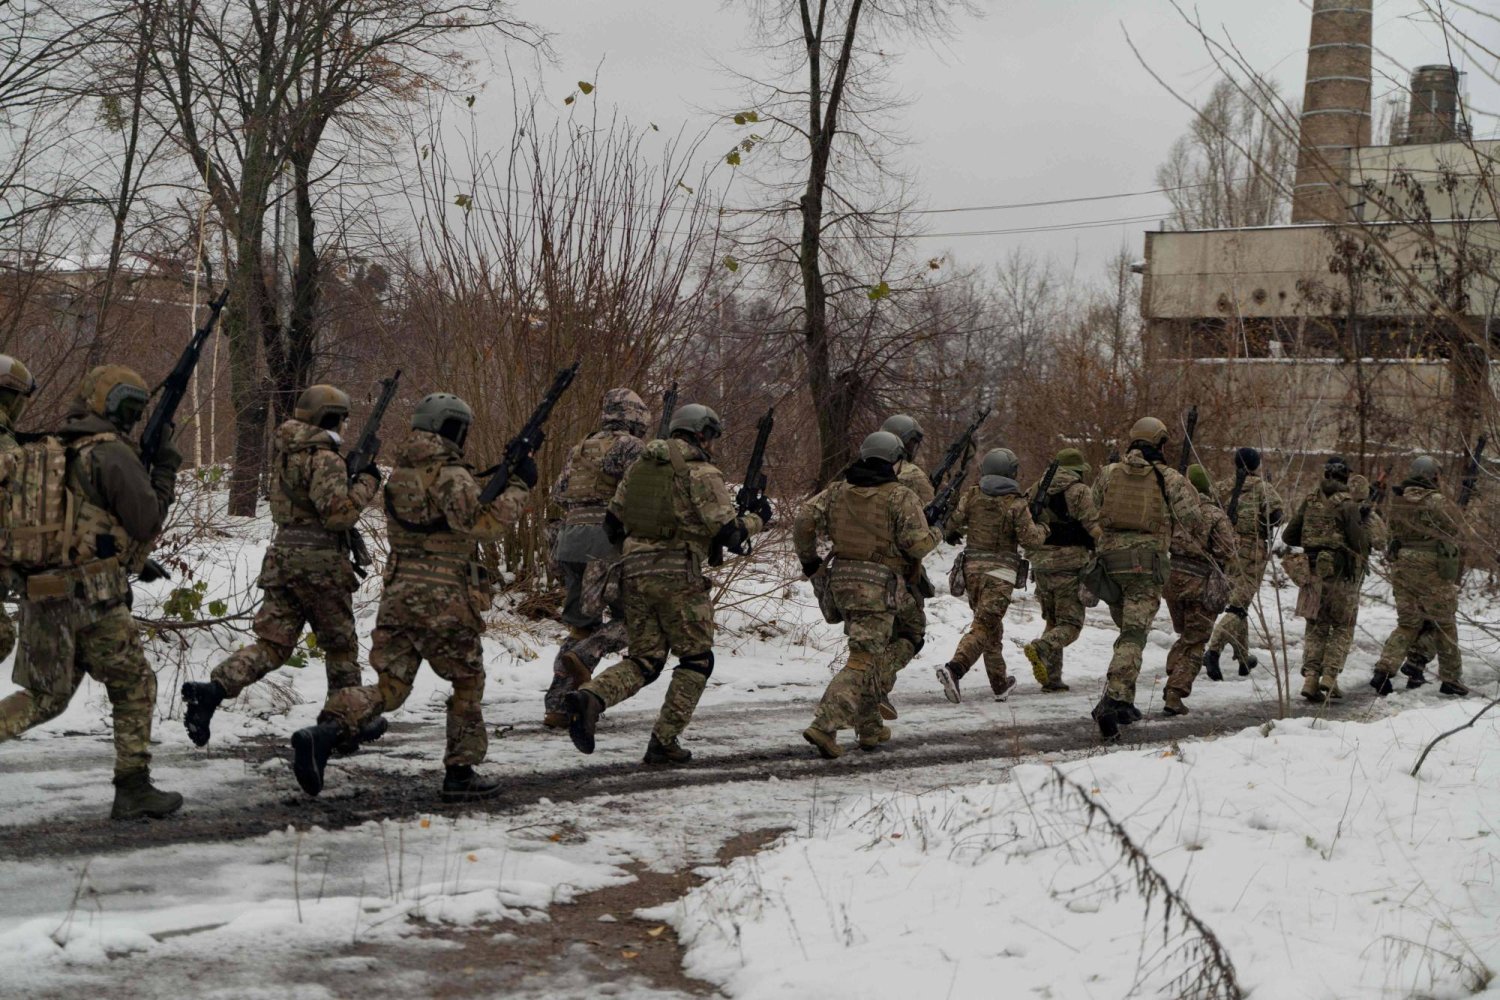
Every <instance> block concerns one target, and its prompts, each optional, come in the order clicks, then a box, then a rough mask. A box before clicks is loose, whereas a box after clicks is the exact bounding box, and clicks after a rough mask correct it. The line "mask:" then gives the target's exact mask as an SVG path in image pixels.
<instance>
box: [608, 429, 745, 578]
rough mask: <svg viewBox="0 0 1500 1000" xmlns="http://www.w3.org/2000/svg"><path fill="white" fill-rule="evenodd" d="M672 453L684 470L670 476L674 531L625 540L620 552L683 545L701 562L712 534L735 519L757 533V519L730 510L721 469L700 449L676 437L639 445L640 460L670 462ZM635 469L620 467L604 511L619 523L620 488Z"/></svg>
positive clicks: (622, 498)
mask: <svg viewBox="0 0 1500 1000" xmlns="http://www.w3.org/2000/svg"><path fill="white" fill-rule="evenodd" d="M672 452H675V453H676V455H677V458H678V460H680V461H681V462H682V463H683V465H684V467H685V470H686V475H682V476H675V477H674V478H673V480H672V512H673V515H674V516H675V517H676V519H677V530H676V532H675V533H674V535H673V537H671V538H667V539H646V538H626V539H625V546H624V554H625V555H627V556H629V555H632V554H633V553H636V552H646V551H652V550H655V551H666V550H671V549H682V548H686V549H687V551H689V552H691V553H692V554H693V555H694V556H696V557H697V562H698V564H699V565H700V566H701V565H702V563H704V562H705V561H706V560H707V559H708V552H709V548H710V546H711V545H712V543H713V540H714V537H715V536H716V535H718V533H719V531H720V530H721V529H723V527H724V526H725V525H726V524H729V523H730V522H732V521H734V520H735V518H737V517H738V518H741V520H742V521H743V523H744V526H745V531H746V532H747V533H748V534H751V535H754V534H756V533H757V532H759V531H760V529H761V523H760V518H759V517H757V516H756V515H754V514H745V515H741V514H740V513H739V511H738V510H736V509H735V506H734V499H733V498H732V497H731V496H730V495H729V487H727V486H725V485H724V473H722V472H720V471H719V468H718V466H716V465H714V464H713V462H711V461H709V457H708V454H707V453H706V452H704V451H702V450H701V449H699V448H697V447H695V446H694V445H692V444H691V443H690V442H688V441H685V440H683V439H682V438H672V439H670V440H666V441H661V440H658V441H651V442H648V443H647V444H646V446H645V447H644V448H642V449H641V458H642V459H645V458H650V459H652V460H653V461H656V462H666V461H669V460H670V457H671V453H672ZM636 468H638V466H637V465H632V466H631V467H630V468H629V469H627V470H626V471H625V476H624V478H623V479H621V480H620V485H619V488H617V489H616V490H615V495H614V497H613V499H611V500H610V502H609V509H610V511H612V512H613V513H614V515H615V516H616V517H618V518H620V520H621V521H622V522H623V521H625V492H626V488H627V486H628V485H629V483H630V477H631V475H632V474H633V472H634V471H635V469H636Z"/></svg>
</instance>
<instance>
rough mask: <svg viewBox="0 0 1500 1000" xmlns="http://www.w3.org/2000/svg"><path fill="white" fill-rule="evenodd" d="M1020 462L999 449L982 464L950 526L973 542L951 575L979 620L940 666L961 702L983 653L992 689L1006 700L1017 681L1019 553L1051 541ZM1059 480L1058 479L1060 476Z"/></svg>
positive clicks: (947, 689)
mask: <svg viewBox="0 0 1500 1000" xmlns="http://www.w3.org/2000/svg"><path fill="white" fill-rule="evenodd" d="M1019 473H1020V463H1019V462H1018V461H1017V460H1016V454H1015V452H1013V451H1011V450H1010V449H1009V448H996V449H994V450H993V451H991V452H989V453H988V454H987V455H985V456H984V460H983V461H982V462H981V463H980V465H979V475H980V479H979V485H978V486H971V487H969V488H968V490H966V491H965V492H964V495H963V498H962V499H961V500H959V502H958V508H957V509H956V510H955V511H954V512H953V514H952V516H950V517H949V518H948V523H947V525H946V526H945V530H946V531H947V542H948V544H950V545H957V544H958V543H959V541H961V540H962V539H963V538H964V536H965V534H967V535H968V545H967V546H966V547H965V548H964V551H963V554H962V555H960V556H959V557H958V558H959V560H960V563H959V565H958V566H956V567H955V569H954V573H953V575H952V576H951V577H950V579H951V580H952V581H953V582H955V583H959V584H961V590H962V591H963V594H962V595H959V596H967V597H968V599H969V607H970V609H972V610H973V612H974V624H973V625H971V626H970V627H969V631H967V632H965V633H964V636H963V638H962V639H960V640H959V643H958V648H957V649H956V650H954V653H953V658H952V659H951V660H949V661H948V662H947V663H945V664H943V665H942V666H940V667H938V668H937V678H938V683H940V684H941V685H942V686H943V694H944V695H945V696H946V697H947V698H948V700H949V701H951V702H953V703H954V704H957V703H958V702H959V700H960V694H959V688H958V684H959V681H960V680H961V679H962V678H963V676H964V675H965V674H967V673H968V672H969V668H970V667H972V666H974V664H975V662H977V661H978V660H979V658H980V657H981V656H983V657H984V672H985V675H986V676H987V677H988V678H989V682H990V691H991V692H993V694H994V696H995V700H996V701H1004V700H1005V698H1006V696H1007V695H1009V694H1010V689H1011V688H1013V687H1015V686H1016V679H1015V678H1014V677H1012V676H1010V674H1009V673H1008V672H1007V671H1006V669H1005V655H1004V652H1003V651H1002V649H1001V643H1002V642H1003V640H1004V638H1005V612H1006V611H1007V610H1009V608H1010V598H1011V593H1012V592H1013V591H1014V590H1015V588H1016V586H1017V585H1020V586H1025V576H1024V571H1023V570H1022V566H1023V564H1024V562H1023V560H1022V559H1021V553H1020V552H1018V551H1017V549H1018V548H1019V547H1020V546H1025V547H1026V548H1027V549H1028V551H1029V550H1030V548H1031V547H1032V546H1035V545H1040V544H1041V543H1042V542H1045V541H1046V540H1047V531H1046V529H1044V528H1041V527H1039V526H1038V525H1036V524H1035V523H1033V521H1032V520H1031V511H1030V509H1029V507H1030V502H1029V501H1028V499H1027V496H1026V494H1024V493H1022V492H1021V486H1020V484H1019V483H1017V482H1016V477H1017V475H1019ZM1053 481H1054V482H1055V481H1056V477H1054V479H1053Z"/></svg>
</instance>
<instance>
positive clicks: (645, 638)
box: [580, 571, 714, 744]
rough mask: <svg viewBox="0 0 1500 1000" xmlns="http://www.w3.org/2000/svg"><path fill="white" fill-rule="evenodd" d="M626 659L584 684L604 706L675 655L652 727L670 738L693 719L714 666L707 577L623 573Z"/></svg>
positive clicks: (651, 675)
mask: <svg viewBox="0 0 1500 1000" xmlns="http://www.w3.org/2000/svg"><path fill="white" fill-rule="evenodd" d="M623 590H624V595H623V598H622V600H623V603H624V607H625V632H626V637H627V640H628V643H629V647H630V651H629V654H628V655H627V656H626V658H625V659H623V660H621V661H620V662H619V663H616V664H614V665H613V666H611V667H610V668H609V669H608V670H606V671H604V672H603V673H601V674H599V675H598V676H596V677H595V678H594V679H593V680H591V681H589V682H588V683H587V684H585V685H583V687H582V688H581V689H580V690H583V691H588V692H589V693H591V694H594V695H596V696H597V697H598V698H599V699H600V700H601V701H603V702H604V707H605V708H606V709H608V708H612V707H613V706H615V705H618V704H620V702H622V701H625V700H626V699H628V698H630V697H632V696H633V695H635V694H636V693H637V692H639V691H640V690H641V688H643V687H645V686H646V685H648V684H651V683H652V682H653V681H655V680H656V679H657V678H658V677H660V676H661V674H662V671H663V670H665V669H666V666H667V657H668V656H669V655H671V654H673V653H675V654H676V655H677V666H676V667H675V668H673V670H672V680H671V683H669V684H668V685H667V694H666V697H665V698H664V699H663V701H662V706H661V712H660V713H659V714H658V715H657V717H656V725H655V726H654V727H653V729H652V732H653V733H654V734H655V736H656V738H657V739H658V740H660V741H661V742H662V743H667V744H671V743H673V742H675V741H676V740H677V738H678V737H679V736H681V735H682V733H683V731H684V730H685V729H687V727H688V724H689V723H690V722H692V721H693V712H694V711H695V710H696V709H697V707H698V701H699V699H700V698H702V697H703V691H704V689H705V688H706V687H708V679H709V677H711V676H712V675H713V672H714V653H713V646H714V605H713V601H712V600H710V599H709V596H708V581H707V580H705V579H704V578H703V576H702V575H701V574H699V573H697V572H693V571H684V572H682V573H674V574H664V575H654V574H643V575H640V576H628V577H626V578H625V582H624V588H623Z"/></svg>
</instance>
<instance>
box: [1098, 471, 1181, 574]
mask: <svg viewBox="0 0 1500 1000" xmlns="http://www.w3.org/2000/svg"><path fill="white" fill-rule="evenodd" d="M1153 467H1154V471H1153V472H1152V474H1151V475H1149V476H1139V477H1136V478H1137V480H1138V481H1140V482H1142V483H1144V488H1145V491H1146V492H1147V493H1148V494H1149V493H1150V492H1151V491H1155V493H1156V495H1157V496H1159V497H1160V499H1161V506H1162V510H1163V512H1164V515H1165V516H1164V517H1163V519H1162V520H1161V522H1160V524H1159V526H1158V527H1157V528H1156V529H1155V530H1150V531H1148V530H1139V529H1125V528H1116V527H1111V526H1110V524H1109V517H1108V508H1107V505H1108V503H1109V492H1110V490H1111V488H1117V484H1119V485H1120V486H1123V485H1124V483H1125V482H1126V480H1125V478H1124V477H1125V476H1126V474H1127V470H1128V469H1133V470H1138V471H1139V470H1146V469H1152V468H1153ZM1153 502H1154V501H1153ZM1094 506H1095V507H1096V508H1098V510H1099V514H1100V518H1101V520H1100V527H1101V528H1103V535H1102V537H1101V538H1100V539H1099V545H1098V548H1099V551H1100V552H1121V551H1125V550H1127V549H1140V548H1151V549H1155V550H1156V551H1157V552H1159V553H1160V554H1162V555H1166V554H1167V551H1168V548H1169V545H1170V541H1171V536H1172V531H1173V529H1174V527H1175V525H1176V524H1177V523H1179V522H1180V523H1182V524H1183V525H1184V526H1185V527H1186V529H1187V530H1188V531H1190V532H1198V531H1201V530H1202V520H1203V515H1202V513H1201V506H1202V505H1201V504H1200V503H1199V502H1198V491H1197V489H1196V488H1194V486H1193V484H1192V483H1189V482H1188V481H1187V479H1186V478H1185V477H1183V476H1182V475H1181V474H1180V473H1178V471H1177V470H1176V469H1174V468H1172V467H1171V466H1169V465H1167V464H1166V463H1165V462H1160V461H1158V462H1152V461H1150V460H1148V459H1147V458H1146V456H1145V455H1143V454H1141V452H1140V450H1139V449H1136V448H1132V449H1131V450H1130V451H1128V452H1126V453H1125V457H1124V458H1123V459H1122V460H1120V461H1119V462H1116V463H1115V464H1113V465H1106V466H1105V467H1104V468H1103V469H1102V470H1101V471H1100V473H1099V478H1098V479H1097V480H1095V482H1094Z"/></svg>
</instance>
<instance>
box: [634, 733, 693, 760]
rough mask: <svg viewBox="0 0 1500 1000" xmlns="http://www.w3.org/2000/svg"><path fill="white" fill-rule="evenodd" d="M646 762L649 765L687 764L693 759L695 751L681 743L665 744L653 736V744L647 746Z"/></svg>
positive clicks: (653, 734)
mask: <svg viewBox="0 0 1500 1000" xmlns="http://www.w3.org/2000/svg"><path fill="white" fill-rule="evenodd" d="M644 759H645V762H646V763H647V764H686V763H687V762H688V761H690V760H692V759H693V751H691V750H689V749H687V748H686V747H684V746H683V745H682V744H681V743H678V742H677V741H676V740H673V741H672V742H671V743H663V742H662V741H661V740H659V739H657V738H656V734H655V733H652V734H651V742H649V743H647V744H646V756H645V758H644Z"/></svg>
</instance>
